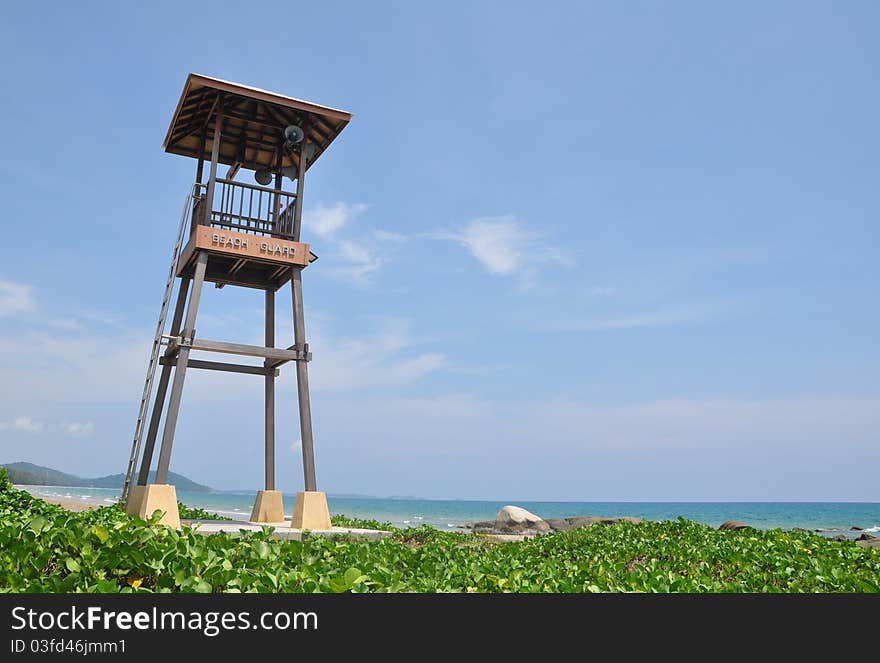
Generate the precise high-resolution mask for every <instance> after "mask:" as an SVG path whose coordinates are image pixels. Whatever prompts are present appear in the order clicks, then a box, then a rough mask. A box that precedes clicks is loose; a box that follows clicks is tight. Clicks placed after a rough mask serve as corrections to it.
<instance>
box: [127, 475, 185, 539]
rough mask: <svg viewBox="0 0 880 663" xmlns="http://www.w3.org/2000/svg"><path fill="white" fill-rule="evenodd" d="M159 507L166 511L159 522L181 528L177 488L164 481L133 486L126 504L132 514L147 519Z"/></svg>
mask: <svg viewBox="0 0 880 663" xmlns="http://www.w3.org/2000/svg"><path fill="white" fill-rule="evenodd" d="M156 509H159V510H160V511H162V512H164V513H163V515H162V518H161V520H159V523H160V524H161V525H167V526H168V527H174V528H175V529H180V512H179V511H178V510H177V490H176V489H175V488H174V486H171V485H169V484H164V483H151V484H147V485H146V486H133V487H132V489H131V493H130V494H129V497H128V503H127V504H126V506H125V512H126V513H127V514H129V515H131V516H137V517H138V518H144V519H147V518H149V517H150V516H151V515H153V512H154V511H155V510H156Z"/></svg>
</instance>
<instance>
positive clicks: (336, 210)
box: [303, 202, 368, 238]
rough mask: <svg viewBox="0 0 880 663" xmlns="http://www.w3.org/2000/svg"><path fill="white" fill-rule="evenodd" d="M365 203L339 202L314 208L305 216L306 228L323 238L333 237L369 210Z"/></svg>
mask: <svg viewBox="0 0 880 663" xmlns="http://www.w3.org/2000/svg"><path fill="white" fill-rule="evenodd" d="M367 207H368V206H367V205H365V204H363V203H353V204H349V203H343V202H337V203H334V204H332V205H322V206H319V207H315V208H312V209H310V210H308V211H307V212H306V213H305V214H304V218H303V221H304V223H305V224H306V226H307V227H308V228H309V229H310V230H311V231H313V232H315V233H316V234H318V235H319V236H321V237H323V238H327V237H332V236H333V235H335V234H336V232H337V231H338V230H340V229H341V228H343V227H344V226H346V225H348V224H349V223H350V222H351V221H353V220H354V219H355V218H356V217H357V216H358V215H359V214H361V213H362V212H363V211H364V210H366V209H367Z"/></svg>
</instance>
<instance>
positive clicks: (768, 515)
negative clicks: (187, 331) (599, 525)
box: [21, 486, 880, 537]
mask: <svg viewBox="0 0 880 663" xmlns="http://www.w3.org/2000/svg"><path fill="white" fill-rule="evenodd" d="M21 488H24V489H26V490H28V491H29V492H30V493H31V494H33V495H36V496H38V497H56V498H61V499H66V500H80V501H82V502H83V503H98V504H112V503H114V502H116V500H117V499H118V497H119V490H117V489H110V488H68V487H58V486H21ZM255 495H256V493H255V492H212V493H190V492H186V491H179V492H178V494H177V497H178V499H179V500H180V501H182V502H184V503H185V504H188V505H190V506H194V507H201V508H203V509H207V510H208V511H212V512H215V513H219V514H222V515H225V516H229V517H230V518H233V519H242V520H244V519H247V517H248V516H249V515H250V512H251V507H252V506H253V503H254V497H255ZM285 498H286V499H285V507H286V508H287V510H288V513H290V509H291V508H292V507H293V496H292V495H286V496H285ZM327 502H328V504H329V506H330V512H331V513H333V514H340V513H341V514H345V515H346V516H350V517H354V518H375V519H376V520H378V521H380V522H391V523H392V524H393V525H394V526H396V527H418V526H419V525H425V524H427V525H432V526H434V527H436V528H438V529H445V530H456V529H458V526H459V525H462V524H464V523H467V522H474V521H479V520H494V518H495V514H496V513H498V510H499V509H500V508H501V507H503V506H504V505H505V504H516V505H517V506H521V507H523V508H525V509H528V510H529V511H531V512H532V513H535V514H537V515H539V516H541V517H542V518H564V517H568V516H639V517H641V518H645V519H647V520H675V519H677V518H679V517H682V518H687V519H688V520H695V521H697V522H700V523H704V524H706V525H711V526H713V527H717V526H718V525H720V524H721V523H723V522H724V521H726V520H741V521H743V522H745V523H748V524H749V525H751V526H753V527H757V528H759V529H773V528H782V529H791V528H793V527H802V528H804V529H809V530H821V533H823V534H827V535H836V534H841V533H843V534H846V535H847V536H850V537H856V536H858V535H859V534H860V531H856V530H851V529H850V528H851V527H853V526H855V527H859V528H861V529H862V531H866V532H871V533H875V534H876V533H877V532H880V503H878V502H528V501H525V502H523V501H512V502H503V501H497V502H496V501H491V500H433V499H415V498H379V497H337V496H333V495H328V497H327Z"/></svg>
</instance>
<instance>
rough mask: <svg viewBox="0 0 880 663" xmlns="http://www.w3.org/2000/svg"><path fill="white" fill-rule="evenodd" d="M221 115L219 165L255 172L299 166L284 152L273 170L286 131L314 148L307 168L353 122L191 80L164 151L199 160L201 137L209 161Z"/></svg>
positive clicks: (286, 100)
mask: <svg viewBox="0 0 880 663" xmlns="http://www.w3.org/2000/svg"><path fill="white" fill-rule="evenodd" d="M220 109H222V111H223V128H222V130H221V134H222V136H221V140H220V151H219V162H220V163H223V164H227V165H232V164H235V163H239V164H240V165H241V167H242V168H246V169H249V170H258V169H260V168H268V167H270V166H276V167H278V166H279V165H280V167H285V166H298V165H299V164H298V160H299V150H295V151H292V152H290V153H287V152H284V151H283V150H282V162H281V164H276V163H275V161H276V158H277V155H278V152H279V150H281V148H282V145H283V144H284V128H285V127H286V126H288V125H290V124H295V125H298V126H299V127H301V128H302V129H303V130H304V131H305V135H306V139H307V140H308V142H309V143H311V144H312V145H314V146H315V150H314V152H313V153H312V154H311V156H309V157H308V160H307V162H306V168H308V167H310V166H311V165H312V164H313V163H314V162H315V161H316V160H317V159H318V157H319V156H321V154H322V153H323V152H324V150H326V149H327V147H328V146H329V145H330V143H331V142H333V139H334V138H336V137H337V136H338V135H339V133H340V132H341V131H342V130H343V129H344V128H345V125H347V124H348V122H349V120H351V117H352V116H351V113H347V112H345V111H342V110H338V109H336V108H330V107H328V106H320V105H318V104H314V103H312V102H310V101H303V100H301V99H294V98H293V97H286V96H284V95H281V94H277V93H275V92H268V91H266V90H260V89H259V88H255V87H250V86H248V85H241V84H240V83H231V82H229V81H224V80H220V79H219V78H210V77H209V76H202V75H201V74H190V75H189V76H187V78H186V83H185V84H184V86H183V92H181V94H180V101H179V102H178V103H177V109H176V110H175V111H174V117H173V118H172V120H171V126H169V127H168V133H167V134H166V135H165V141H164V142H163V143H162V147H163V148H164V149H165V151H166V152H170V153H172V154H182V155H183V156H187V157H193V158H196V159H197V158H199V156H200V154H199V152H200V148H201V145H202V132H205V133H206V137H207V139H206V141H205V147H204V150H205V151H204V153H203V154H202V155H201V156H204V158H205V159H206V160H210V159H211V148H212V144H213V139H214V122H213V118H214V117H215V116H216V115H217V112H218V111H219V110H220Z"/></svg>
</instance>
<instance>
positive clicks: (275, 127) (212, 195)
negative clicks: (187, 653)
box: [122, 74, 351, 530]
mask: <svg viewBox="0 0 880 663" xmlns="http://www.w3.org/2000/svg"><path fill="white" fill-rule="evenodd" d="M349 120H351V114H349V113H346V112H344V111H340V110H336V109H333V108H328V107H325V106H319V105H317V104H313V103H310V102H307V101H301V100H299V99H293V98H291V97H286V96H282V95H280V94H276V93H274V92H267V91H265V90H259V89H256V88H252V87H248V86H245V85H240V84H237V83H230V82H227V81H222V80H219V79H215V78H209V77H207V76H200V75H197V74H190V75H189V76H188V77H187V79H186V84H185V85H184V88H183V92H182V93H181V95H180V101H179V102H178V104H177V109H176V110H175V112H174V117H173V119H172V120H171V126H170V127H169V128H168V133H167V134H166V136H165V142H164V145H163V147H164V148H165V151H166V152H170V153H172V154H181V155H184V156H188V157H192V158H193V159H195V160H196V178H195V184H194V185H193V187H192V190H191V191H190V193H189V195H188V196H187V200H186V204H185V207H184V212H183V217H182V218H181V222H180V227H179V229H178V235H177V240H176V243H175V247H174V253H173V259H172V264H171V268H170V270H169V274H168V280H167V282H166V287H165V296H164V298H163V301H162V308H161V313H160V316H159V323H158V325H157V328H156V336H155V338H154V341H153V349H152V354H151V356H150V361H149V365H148V369H147V378H146V381H145V384H144V394H143V398H142V400H141V407H140V410H139V413H138V420H137V425H136V427H135V435H134V439H133V442H132V449H131V456H130V458H129V463H128V471H127V473H126V479H125V484H124V486H123V490H122V501H123V502H125V504H126V510H127V511H128V512H129V513H131V514H136V515H140V516H145V515H149V514H151V513H152V512H153V511H154V510H155V509H161V510H162V511H164V512H165V516H164V518H163V521H162V522H165V523H166V524H169V525H172V526H179V523H180V521H179V515H178V509H177V496H176V491H175V489H174V486H173V485H168V468H169V464H170V461H171V450H172V445H173V443H174V431H175V428H176V425H177V416H178V413H179V411H180V401H181V395H182V393H183V385H184V379H185V378H186V372H187V369H191V368H195V369H203V370H211V371H228V372H233V373H242V374H249V375H258V376H262V377H263V380H264V384H265V489H264V490H261V491H260V492H259V494H258V495H257V500H256V503H255V504H254V510H253V513H252V514H251V519H252V520H253V521H255V522H281V521H283V520H284V508H283V504H282V498H281V493H280V492H279V491H277V490H276V489H275V378H276V377H277V376H278V373H279V369H280V367H281V366H283V365H284V364H287V363H288V362H293V363H294V365H295V366H296V381H297V396H298V401H299V422H300V433H301V439H302V455H303V473H304V476H305V491H303V492H299V493H297V496H296V502H295V505H294V509H293V518H292V523H291V524H292V526H293V527H303V528H307V529H313V530H316V529H329V527H330V516H329V511H328V509H327V501H326V497H325V496H324V493H320V492H318V491H317V486H316V481H315V460H314V443H313V439H312V421H311V410H310V404H309V379H308V362H309V361H310V360H311V353H310V352H309V346H308V343H307V342H306V330H305V321H304V317H303V300H302V271H303V269H304V268H305V267H307V266H308V265H309V263H310V262H312V261H313V260H314V259H315V258H316V256H315V255H314V254H312V253H311V251H310V249H309V245H308V244H303V243H301V242H300V231H301V228H302V208H303V185H304V182H305V175H306V171H307V170H308V169H309V168H310V167H311V166H312V165H313V164H314V163H315V161H316V160H317V159H318V157H319V156H321V154H322V153H323V152H324V150H326V149H327V147H328V146H329V145H330V143H331V142H332V141H333V140H334V139H335V138H336V136H338V135H339V133H340V132H341V131H342V130H343V129H344V128H345V126H346V125H347V124H348V122H349ZM206 165H207V176H206V174H205V170H206V168H205V166H206ZM221 166H228V168H227V169H226V172H225V174H223V175H221V174H220V172H219V171H220V169H221ZM248 170H250V171H254V177H255V179H256V181H257V184H252V183H250V182H244V181H239V180H236V176H237V175H241V174H242V171H248ZM292 181H295V182H296V189H295V191H287V190H285V188H284V184H285V183H286V182H292ZM206 281H208V282H211V283H214V284H215V285H216V287H218V288H222V287H224V286H227V285H229V286H242V287H246V288H256V289H258V290H263V291H264V292H265V305H266V326H265V345H263V346H252V345H241V344H237V343H227V342H223V341H218V340H209V339H203V338H201V337H199V336H197V335H196V317H197V314H198V310H199V298H200V295H201V291H202V286H203V284H204V283H205V282H206ZM175 282H179V287H178V290H177V300H176V306H175V307H174V312H173V314H172V318H171V326H170V329H169V330H168V333H166V330H165V320H166V317H167V313H168V311H169V308H170V302H171V299H172V295H173V290H174V285H175ZM287 283H290V285H291V294H292V303H293V326H294V338H293V339H292V340H293V344H292V345H290V346H289V347H282V348H276V347H275V345H276V344H275V293H276V292H277V291H278V290H279V289H280V288H281V287H282V286H284V285H286V284H287ZM284 345H285V346H287V344H286V343H285V344H284ZM194 352H196V353H203V352H204V353H222V354H228V355H229V354H231V355H241V356H245V357H257V358H261V359H262V363H260V364H252V363H251V364H247V363H226V362H217V361H209V360H206V359H201V358H197V357H191V354H192V353H194ZM159 366H161V372H160V374H159V380H158V383H157V384H156V385H155V394H154V393H153V387H154V376H155V373H156V369H157V367H159ZM169 386H170V392H169ZM151 401H152V408H151V407H150V402H151ZM166 401H167V408H166ZM163 410H165V414H164V424H163V425H160V424H162V421H163ZM148 415H149V416H148ZM160 428H161V435H160V434H159V433H160ZM157 440H159V441H160V445H161V446H160V451H159V457H158V463H157V467H156V474H155V479H154V482H153V483H149V482H148V480H149V478H150V470H151V466H152V462H153V455H154V451H155V448H156V442H157ZM138 461H140V467H139V469H138V468H137V465H138ZM136 469H137V472H136Z"/></svg>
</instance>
